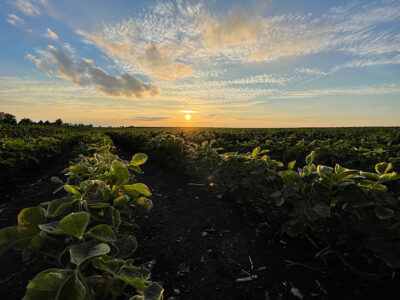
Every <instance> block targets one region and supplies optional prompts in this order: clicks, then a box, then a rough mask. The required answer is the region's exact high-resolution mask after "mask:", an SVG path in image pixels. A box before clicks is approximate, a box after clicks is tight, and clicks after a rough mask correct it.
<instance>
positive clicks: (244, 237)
mask: <svg viewBox="0 0 400 300" xmlns="http://www.w3.org/2000/svg"><path fill="white" fill-rule="evenodd" d="M121 156H122V157H123V158H125V159H127V158H130V156H131V155H121ZM142 170H143V174H141V175H139V176H138V179H139V181H140V182H143V183H145V184H147V185H148V186H149V187H150V188H151V189H152V192H153V196H152V197H151V199H152V201H153V203H154V207H153V209H152V211H151V212H150V213H149V214H148V216H144V217H139V219H138V224H139V225H140V226H141V228H142V229H141V231H139V232H138V233H137V234H136V235H137V237H138V243H139V248H138V250H137V252H136V253H135V255H134V257H135V260H136V263H137V264H142V263H147V262H153V263H154V267H153V270H152V272H153V275H152V279H153V280H155V281H160V282H163V286H164V288H165V299H171V300H172V299H182V300H183V299H185V300H186V299H195V300H197V299H207V300H208V299H218V300H224V299H227V300H228V299H229V300H231V299H263V300H264V299H265V300H274V299H277V300H278V299H279V300H280V299H296V300H298V299H379V298H381V297H384V298H385V299H398V295H399V294H400V291H399V288H398V284H397V283H396V280H390V279H389V280H387V279H381V280H370V279H367V278H362V277H360V276H356V275H355V274H354V273H352V272H350V271H349V270H348V269H347V268H345V267H344V266H343V263H342V262H341V261H340V260H339V259H337V258H335V257H332V258H329V266H330V267H329V269H326V270H312V269H310V268H307V266H300V265H297V266H293V265H292V266H290V264H288V262H287V261H285V260H286V259H287V260H292V261H295V262H299V263H304V264H307V265H309V266H313V265H314V266H315V265H318V263H321V262H320V261H315V259H314V258H313V256H314V254H315V253H316V252H317V251H318V249H313V248H312V247H310V244H309V243H307V242H304V241H299V240H291V239H289V238H287V237H286V238H282V240H280V238H279V237H278V238H275V239H273V236H272V233H271V232H268V228H266V227H257V226H254V225H251V224H248V223H247V222H248V220H249V217H243V212H240V211H237V205H235V204H233V203H231V202H229V201H228V200H226V201H224V199H218V197H216V196H214V195H211V194H210V193H208V192H207V191H205V189H204V187H201V186H198V185H192V184H191V183H195V182H193V179H190V178H188V177H187V176H184V175H182V174H178V173H176V172H174V171H173V170H170V169H167V168H165V167H162V166H160V165H159V164H157V163H155V162H152V161H151V159H150V160H149V162H148V163H146V164H145V165H144V166H143V167H142ZM246 220H247V221H246ZM272 240H274V242H272ZM251 276H253V277H251ZM249 277H250V278H251V279H252V280H249V281H246V279H249ZM237 279H241V280H244V281H242V282H237Z"/></svg>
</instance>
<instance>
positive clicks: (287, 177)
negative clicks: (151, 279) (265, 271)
mask: <svg viewBox="0 0 400 300" xmlns="http://www.w3.org/2000/svg"><path fill="white" fill-rule="evenodd" d="M280 174H281V177H282V179H283V181H284V182H285V183H290V182H296V181H298V180H299V179H300V176H299V174H298V173H297V172H295V171H293V170H286V171H282V172H281V173H280Z"/></svg>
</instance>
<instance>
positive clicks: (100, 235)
mask: <svg viewBox="0 0 400 300" xmlns="http://www.w3.org/2000/svg"><path fill="white" fill-rule="evenodd" d="M86 234H87V235H88V236H90V237H93V238H95V239H98V240H100V241H103V242H113V241H115V240H116V238H115V233H114V231H113V230H112V229H111V227H110V226H108V225H106V224H99V225H97V226H95V227H93V228H92V229H90V230H89V231H88V232H87V233H86Z"/></svg>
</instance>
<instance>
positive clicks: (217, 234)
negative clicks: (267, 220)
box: [135, 162, 276, 299]
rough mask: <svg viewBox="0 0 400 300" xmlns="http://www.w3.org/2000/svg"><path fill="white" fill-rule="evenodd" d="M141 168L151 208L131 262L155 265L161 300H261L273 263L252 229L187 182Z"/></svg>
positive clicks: (167, 172)
mask: <svg viewBox="0 0 400 300" xmlns="http://www.w3.org/2000/svg"><path fill="white" fill-rule="evenodd" d="M142 169H143V171H144V174H142V175H140V176H139V180H142V181H143V182H144V183H146V184H147V185H148V186H149V187H151V189H152V192H153V196H152V197H151V199H152V200H153V203H154V208H153V209H152V211H151V212H150V213H149V215H148V216H146V217H144V218H143V217H142V218H140V219H139V220H138V224H139V225H140V226H141V227H142V231H141V232H140V233H138V240H139V248H138V251H137V252H136V255H135V256H136V262H137V263H143V262H146V261H150V260H155V265H154V269H153V280H159V281H163V282H164V288H165V290H166V291H165V295H166V299H168V297H170V296H174V297H175V298H176V299H239V298H242V297H244V298H242V299H265V293H266V292H267V289H268V283H271V279H270V278H268V275H269V274H270V272H271V269H270V268H268V269H266V266H267V265H268V266H271V265H276V262H275V263H273V262H272V261H271V257H274V255H271V250H270V249H269V247H268V245H267V242H266V241H267V240H266V238H265V236H263V234H261V233H260V231H259V230H258V229H257V227H254V226H249V225H246V224H245V223H244V220H242V218H241V217H240V215H239V213H238V212H237V211H235V210H234V207H233V206H232V205H231V204H230V203H228V202H226V201H221V200H220V199H218V198H217V197H216V196H212V195H210V193H207V192H206V191H205V190H204V187H201V186H197V185H192V184H191V183H192V182H190V180H189V179H188V178H185V177H183V176H182V175H179V174H176V173H174V172H171V170H167V169H165V168H163V167H160V166H159V165H157V164H154V163H151V162H150V163H148V164H146V165H144V166H143V168H142ZM252 265H253V266H252ZM242 269H243V270H244V271H242ZM246 272H248V273H246ZM251 275H253V278H251V280H249V281H244V282H242V283H237V282H236V279H238V278H246V277H249V276H251ZM247 279H249V278H247Z"/></svg>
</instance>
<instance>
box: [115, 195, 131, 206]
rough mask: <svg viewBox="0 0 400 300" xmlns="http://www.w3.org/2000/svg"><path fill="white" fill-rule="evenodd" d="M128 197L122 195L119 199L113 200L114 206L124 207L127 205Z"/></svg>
mask: <svg viewBox="0 0 400 300" xmlns="http://www.w3.org/2000/svg"><path fill="white" fill-rule="evenodd" d="M130 200H131V199H130V197H129V196H128V195H123V196H121V197H118V198H115V199H114V205H115V206H124V205H126V204H128V203H129V201H130Z"/></svg>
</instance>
